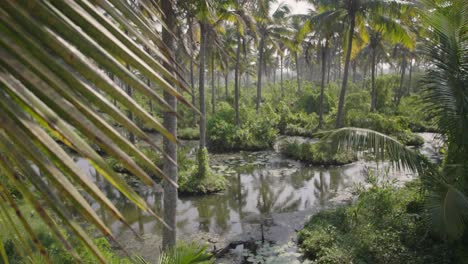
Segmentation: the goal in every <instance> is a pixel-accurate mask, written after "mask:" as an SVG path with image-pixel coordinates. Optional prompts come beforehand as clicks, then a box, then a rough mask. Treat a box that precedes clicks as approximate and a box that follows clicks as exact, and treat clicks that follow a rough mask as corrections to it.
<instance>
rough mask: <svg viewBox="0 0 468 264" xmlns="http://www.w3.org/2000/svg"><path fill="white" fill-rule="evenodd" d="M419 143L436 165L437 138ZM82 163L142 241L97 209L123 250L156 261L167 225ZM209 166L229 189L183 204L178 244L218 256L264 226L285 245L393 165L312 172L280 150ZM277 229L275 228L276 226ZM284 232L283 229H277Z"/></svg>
mask: <svg viewBox="0 0 468 264" xmlns="http://www.w3.org/2000/svg"><path fill="white" fill-rule="evenodd" d="M420 135H421V136H423V137H424V139H425V142H426V143H425V144H424V146H423V147H422V148H421V151H422V152H423V153H424V154H426V155H427V156H429V157H430V158H431V159H433V160H437V159H438V157H439V155H438V152H437V149H438V147H439V146H438V142H437V140H434V134H430V133H421V134H420ZM283 140H284V139H283ZM300 140H304V139H300ZM186 145H187V146H196V142H187V143H186ZM76 162H77V164H78V165H79V167H80V168H81V169H83V170H84V171H85V172H86V173H87V175H88V176H89V177H90V178H91V179H92V180H93V181H95V182H96V183H97V184H98V185H99V187H101V189H103V190H104V191H105V193H106V194H107V195H108V197H110V199H111V201H112V202H113V203H114V204H115V205H116V207H117V208H118V209H119V210H120V211H121V212H122V213H123V215H124V216H125V217H126V219H127V221H128V222H129V223H131V225H132V227H133V229H134V230H135V231H136V232H137V233H139V234H140V236H141V237H142V239H138V238H137V237H136V236H135V235H134V234H133V233H132V232H131V231H130V230H129V229H128V228H126V227H125V226H123V224H121V223H120V222H117V221H115V220H113V219H112V218H111V217H110V216H109V215H108V214H106V213H105V212H103V211H102V210H100V208H99V206H98V205H94V209H95V210H96V211H97V212H98V213H99V214H100V216H101V217H102V218H103V219H104V221H105V222H106V224H108V225H109V226H110V227H111V229H112V231H113V232H114V234H115V235H116V236H117V238H118V240H119V241H120V242H121V243H122V244H123V245H124V247H125V249H126V250H127V251H128V252H131V253H135V254H140V255H142V256H144V257H146V258H147V259H149V260H154V259H156V258H157V255H158V254H159V253H158V252H159V250H158V248H159V246H160V243H161V233H162V225H161V223H159V222H158V221H156V220H155V219H154V217H151V216H149V215H146V214H143V213H141V212H140V211H139V210H137V208H136V207H135V206H134V205H133V204H131V203H130V202H128V201H127V200H126V199H125V198H123V197H122V196H121V194H120V193H119V192H118V191H117V190H115V189H114V188H112V187H110V186H109V185H108V184H106V183H105V180H103V179H102V178H101V177H100V176H99V175H97V176H96V173H95V171H94V168H92V167H91V166H90V165H89V163H88V162H87V161H86V160H85V159H81V158H77V159H76ZM210 166H211V167H212V169H213V170H215V171H217V172H219V173H221V174H223V175H225V176H226V179H227V180H228V188H227V190H226V191H225V192H222V193H218V194H213V195H203V196H181V197H179V200H178V203H177V234H178V237H179V239H185V240H196V241H199V242H200V241H206V242H209V243H212V244H213V245H215V246H217V247H218V248H219V247H222V246H224V245H225V244H226V241H231V240H236V239H246V237H248V238H249V239H257V240H258V239H260V233H259V231H258V226H259V224H260V223H262V224H265V228H266V229H267V230H266V231H265V232H266V233H267V234H266V238H267V239H269V240H273V241H275V242H277V243H286V242H288V240H289V239H290V237H289V236H291V235H292V234H291V233H294V230H295V229H297V228H300V226H301V225H302V224H303V222H304V221H305V219H304V218H305V217H306V216H308V215H310V214H312V213H315V212H318V211H320V210H321V209H323V208H326V207H328V206H331V205H333V204H337V203H340V202H343V201H346V200H349V199H351V198H352V195H351V192H352V190H353V188H356V186H357V185H359V184H361V185H363V184H366V179H368V175H369V171H375V170H376V168H377V167H379V168H387V167H388V166H387V164H379V165H378V164H376V163H374V162H369V161H358V162H355V163H352V164H349V165H345V166H340V167H328V168H326V167H317V166H307V165H305V164H303V163H300V162H297V161H293V160H290V159H287V158H285V157H284V156H282V155H281V154H280V153H278V152H277V151H276V150H270V151H260V152H240V153H230V154H212V155H210ZM379 171H383V172H380V173H379V177H381V178H385V179H387V180H394V181H398V182H404V181H407V180H410V179H411V178H413V177H414V175H412V174H411V173H409V172H397V171H392V170H388V169H384V170H379ZM374 174H375V173H374ZM139 193H140V195H141V196H142V197H143V198H144V199H145V200H146V202H147V203H148V204H149V205H150V206H151V207H152V208H153V209H154V210H155V211H156V212H160V211H161V207H162V201H161V190H153V189H148V188H139ZM275 221H276V222H277V223H271V222H275ZM269 222H270V223H269ZM281 222H282V224H281ZM275 225H276V226H277V227H276V228H275V227H274V226H275ZM281 225H283V227H281V228H282V229H281V228H278V226H281ZM269 226H271V228H270V232H268V231H269V230H268V229H269Z"/></svg>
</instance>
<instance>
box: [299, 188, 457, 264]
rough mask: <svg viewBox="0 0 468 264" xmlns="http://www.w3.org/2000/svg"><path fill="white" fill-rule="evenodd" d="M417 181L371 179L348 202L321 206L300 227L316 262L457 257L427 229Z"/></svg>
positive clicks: (448, 260) (303, 244)
mask: <svg viewBox="0 0 468 264" xmlns="http://www.w3.org/2000/svg"><path fill="white" fill-rule="evenodd" d="M423 204H424V200H423V196H422V195H421V192H420V185H419V184H418V183H414V182H413V183H409V184H407V186H405V187H404V188H401V189H397V188H396V187H394V186H393V185H392V184H385V185H383V186H379V185H377V184H373V185H372V187H371V188H370V189H368V190H365V191H363V192H361V193H360V194H359V198H358V200H357V201H356V202H355V203H353V204H351V205H347V206H342V207H339V208H336V209H333V210H329V211H324V212H320V213H319V214H317V215H316V216H314V217H312V219H311V220H310V221H309V222H308V223H307V224H306V226H305V228H304V229H303V230H301V231H300V232H299V243H300V246H301V248H302V249H303V250H304V252H305V254H306V256H307V257H308V258H309V259H312V260H314V263H337V264H338V263H456V262H454V261H456V258H455V252H454V249H453V248H451V246H450V245H449V244H446V243H443V242H440V241H437V240H434V239H433V238H432V237H431V236H428V235H427V233H426V230H427V222H425V221H424V220H423V217H422V215H423V210H422V208H423Z"/></svg>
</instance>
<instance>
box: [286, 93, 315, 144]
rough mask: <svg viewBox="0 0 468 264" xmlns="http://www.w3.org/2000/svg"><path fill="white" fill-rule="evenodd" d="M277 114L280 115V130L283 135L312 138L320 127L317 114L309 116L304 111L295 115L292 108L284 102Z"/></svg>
mask: <svg viewBox="0 0 468 264" xmlns="http://www.w3.org/2000/svg"><path fill="white" fill-rule="evenodd" d="M277 113H278V115H279V122H278V130H279V132H280V133H281V134H283V135H288V136H309V137H311V136H312V134H313V132H314V130H315V127H316V126H317V125H318V116H317V114H315V113H310V114H308V113H306V112H303V111H299V112H296V113H293V112H292V111H291V107H290V106H289V105H287V104H286V103H285V102H284V101H281V102H280V104H279V106H278V107H277Z"/></svg>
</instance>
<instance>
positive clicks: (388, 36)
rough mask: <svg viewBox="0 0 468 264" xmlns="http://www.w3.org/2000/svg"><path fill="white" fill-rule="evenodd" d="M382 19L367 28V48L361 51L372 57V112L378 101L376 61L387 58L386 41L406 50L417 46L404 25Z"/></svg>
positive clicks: (365, 41)
mask: <svg viewBox="0 0 468 264" xmlns="http://www.w3.org/2000/svg"><path fill="white" fill-rule="evenodd" d="M381 19H382V20H379V21H375V20H374V21H372V22H373V23H371V24H369V25H368V26H367V27H366V31H365V32H363V33H364V34H362V35H367V36H365V37H364V39H365V40H364V43H367V44H363V46H364V45H365V46H364V47H363V48H361V50H360V52H365V53H368V54H370V56H371V87H372V88H371V91H372V92H371V111H375V108H376V101H377V100H376V96H377V94H376V90H375V70H376V69H375V68H376V65H377V61H376V60H377V57H378V56H380V55H381V56H385V50H386V49H385V45H384V41H385V42H386V43H389V44H392V45H398V46H400V47H402V48H404V49H405V50H409V49H413V48H414V46H415V40H414V39H413V38H412V37H411V33H410V32H409V30H408V29H407V28H406V27H405V26H404V25H402V24H400V23H399V22H397V21H395V20H393V19H388V18H387V17H381ZM403 74H404V71H403Z"/></svg>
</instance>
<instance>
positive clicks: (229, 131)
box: [207, 103, 279, 151]
mask: <svg viewBox="0 0 468 264" xmlns="http://www.w3.org/2000/svg"><path fill="white" fill-rule="evenodd" d="M240 118H241V121H242V124H241V125H240V126H236V125H235V111H234V109H233V108H232V107H231V106H230V105H228V104H227V103H221V104H219V109H218V111H217V112H216V114H214V115H213V116H211V117H210V118H209V120H208V123H207V136H208V142H209V147H210V149H211V150H214V151H233V150H262V149H267V148H271V147H272V146H273V144H274V143H275V140H276V137H277V135H278V131H277V129H276V127H277V124H278V120H279V117H278V115H277V114H276V113H275V112H274V110H273V109H272V108H271V106H270V105H269V104H265V105H263V106H262V108H261V111H260V113H259V114H257V113H256V112H255V110H253V109H246V108H241V111H240Z"/></svg>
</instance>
